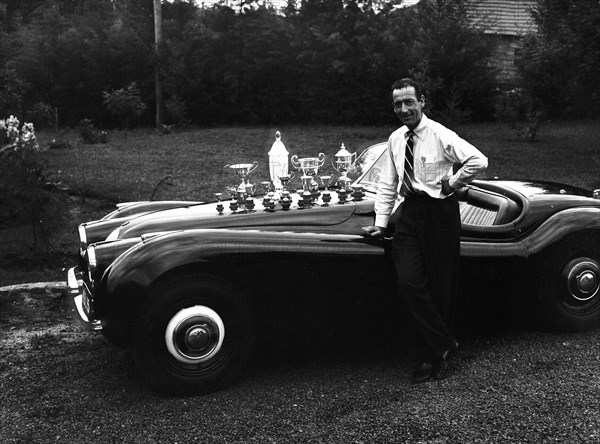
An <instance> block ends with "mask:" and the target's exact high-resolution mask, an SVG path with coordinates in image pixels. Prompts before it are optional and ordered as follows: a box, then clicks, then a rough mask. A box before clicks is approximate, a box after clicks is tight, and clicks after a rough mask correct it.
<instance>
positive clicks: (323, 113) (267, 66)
mask: <svg viewBox="0 0 600 444" xmlns="http://www.w3.org/2000/svg"><path fill="white" fill-rule="evenodd" d="M229 3H231V4H232V6H225V5H223V4H217V6H215V7H211V8H204V7H202V6H199V5H202V2H193V1H191V0H187V1H184V0H174V1H172V2H163V4H162V18H163V44H162V46H161V47H160V48H159V51H158V57H157V55H156V54H157V52H156V51H155V48H154V23H153V1H152V0H119V1H112V0H44V1H42V0H25V1H21V0H0V16H2V18H3V19H4V20H2V25H1V27H0V53H1V54H2V58H0V115H10V114H18V115H20V116H23V117H24V118H26V119H28V120H30V121H33V122H35V123H36V124H37V125H38V126H39V125H40V124H43V123H47V122H46V121H48V120H49V121H51V122H52V123H54V124H56V122H58V123H59V124H60V125H73V126H74V125H77V124H78V123H79V122H80V121H81V120H82V119H91V120H92V121H93V122H94V123H95V124H96V125H98V126H100V127H106V126H119V125H124V124H125V123H124V122H122V121H121V120H120V119H123V114H122V113H121V114H120V113H119V112H118V111H115V110H114V109H108V104H107V103H106V100H104V98H105V97H106V94H111V93H114V92H115V91H122V90H124V89H126V88H128V86H129V85H131V84H135V85H137V88H138V90H139V100H140V103H138V105H139V106H138V107H137V109H139V110H143V111H144V112H143V114H142V115H141V116H140V117H139V118H136V121H134V122H131V123H134V124H136V123H137V124H140V123H142V124H150V123H151V122H152V121H153V114H154V112H153V110H154V108H155V103H154V100H155V98H154V97H155V94H154V92H155V91H154V68H155V66H160V72H161V79H162V83H163V90H164V96H165V113H166V114H165V116H166V122H165V123H167V124H172V123H176V124H181V123H194V124H200V125H208V124H236V123H243V124H244V123H279V122H286V123H303V122H329V123H387V122H393V121H394V118H393V115H392V113H391V112H390V104H389V85H391V83H392V82H393V81H394V80H396V79H397V78H398V77H400V76H403V75H406V74H411V75H414V76H417V77H419V78H420V79H421V80H422V81H423V82H424V83H425V85H426V86H427V93H428V98H429V102H428V103H429V106H430V111H429V112H430V113H431V114H435V115H436V117H438V118H442V119H445V120H450V119H453V120H467V119H469V118H472V119H477V120H483V119H489V118H491V117H492V115H493V106H492V100H491V97H492V90H493V88H492V83H491V80H492V78H493V72H491V69H490V64H489V57H490V54H491V46H490V45H491V43H490V41H488V40H487V39H485V38H483V37H482V34H481V33H478V32H477V30H476V29H473V28H472V27H471V26H470V25H469V22H468V20H467V16H466V11H465V7H464V6H465V3H466V0H451V1H443V0H422V1H421V2H420V3H419V4H418V5H417V6H416V7H410V8H396V7H394V6H396V5H398V4H400V3H401V0H368V1H359V0H302V1H300V2H295V1H289V2H288V6H287V8H284V9H283V10H276V9H274V8H272V7H269V6H264V5H262V3H261V5H259V2H257V1H253V0H237V1H234V2H229ZM571 4H573V5H575V4H576V5H577V6H569V5H571ZM594 5H595V6H594ZM598 8H599V6H598V3H597V1H594V0H585V1H581V2H576V3H574V2H568V1H565V0H539V7H538V8H537V10H536V16H535V17H536V20H537V21H538V25H539V27H540V30H541V32H540V35H539V36H531V38H530V39H529V40H528V46H527V49H526V57H524V58H523V68H524V72H525V74H526V76H525V77H526V81H527V82H528V85H529V86H530V87H531V91H532V93H533V94H534V96H535V97H536V98H537V102H539V103H540V104H541V105H545V106H547V107H554V106H557V105H561V104H563V103H565V102H568V101H569V100H575V99H576V100H579V99H581V98H584V97H595V98H596V100H595V103H596V107H595V111H594V107H588V106H587V105H583V103H582V102H580V103H579V104H574V105H573V107H574V108H577V110H578V111H579V112H583V111H587V112H588V113H589V112H592V111H594V112H596V113H597V112H598V107H597V103H598V100H597V99H598V84H597V82H594V79H595V78H596V77H597V73H598V71H599V67H598V64H599V62H598V60H600V57H599V55H598V42H599V41H600V36H598V33H599V32H600V31H599V29H600V27H599V26H598ZM550 76H553V77H550ZM566 85H568V87H565V86H566ZM587 91H590V92H591V95H589V94H586V92H587ZM579 105H582V106H579ZM40 110H44V111H45V112H40ZM48 110H50V111H51V113H50V114H51V115H50V116H49V115H48V114H49V113H48ZM574 111H576V110H574ZM561 112H562V113H564V109H561V110H559V113H561ZM129 123H130V122H129V121H128V122H127V124H129Z"/></svg>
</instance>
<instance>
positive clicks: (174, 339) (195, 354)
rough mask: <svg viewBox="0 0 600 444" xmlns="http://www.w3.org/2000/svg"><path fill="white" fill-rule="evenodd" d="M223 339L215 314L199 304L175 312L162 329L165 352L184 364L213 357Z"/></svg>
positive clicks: (200, 361) (221, 329) (223, 330)
mask: <svg viewBox="0 0 600 444" xmlns="http://www.w3.org/2000/svg"><path fill="white" fill-rule="evenodd" d="M224 337H225V325H224V323H223V320H222V319H221V317H220V316H219V315H218V314H217V312H215V311H214V310H212V309H211V308H208V307H205V306H203V305H196V306H194V307H188V308H184V309H182V310H180V311H178V312H177V313H175V315H174V316H173V317H172V318H171V320H170V321H169V323H168V325H167V328H166V330H165V343H166V345H167V350H168V351H169V353H170V354H171V355H172V356H173V357H174V358H175V359H177V360H178V361H180V362H183V363H186V364H198V363H202V362H205V361H207V360H209V359H211V358H212V357H214V356H215V355H216V354H217V353H218V352H219V350H220V349H221V346H222V345H223V338H224Z"/></svg>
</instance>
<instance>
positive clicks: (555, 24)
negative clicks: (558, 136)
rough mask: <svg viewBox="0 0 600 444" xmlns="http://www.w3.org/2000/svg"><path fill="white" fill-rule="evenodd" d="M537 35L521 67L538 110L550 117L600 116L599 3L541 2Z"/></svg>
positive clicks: (530, 38) (534, 13)
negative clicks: (599, 79) (540, 109)
mask: <svg viewBox="0 0 600 444" xmlns="http://www.w3.org/2000/svg"><path fill="white" fill-rule="evenodd" d="M532 16H533V19H534V21H535V23H536V25H537V27H538V33H537V34H533V35H530V36H528V38H527V40H526V44H525V48H524V50H523V53H522V57H521V58H520V62H519V66H520V68H521V72H522V74H523V78H524V80H525V84H526V86H527V88H528V90H529V91H530V92H531V94H532V96H533V98H534V100H535V101H536V103H537V106H538V107H543V108H545V110H546V112H547V113H548V115H549V116H553V117H576V116H588V117H589V116H598V115H599V114H600V84H599V83H598V77H599V75H600V3H598V1H597V0H578V1H577V2H573V1H568V0H538V1H537V5H536V7H535V8H534V10H533V11H532Z"/></svg>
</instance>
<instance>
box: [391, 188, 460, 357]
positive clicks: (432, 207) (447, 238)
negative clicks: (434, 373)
mask: <svg viewBox="0 0 600 444" xmlns="http://www.w3.org/2000/svg"><path fill="white" fill-rule="evenodd" d="M394 219H395V234H394V238H393V251H394V262H395V265H396V272H397V277H398V290H399V292H400V296H401V297H402V298H403V302H404V307H405V309H406V310H407V313H408V314H409V316H408V318H409V320H410V322H412V323H413V325H412V328H411V331H412V333H413V334H414V345H415V352H416V354H417V357H418V358H419V359H421V360H423V361H427V360H432V359H435V358H436V357H439V356H441V355H442V353H443V352H444V351H445V350H447V349H448V348H449V347H450V346H451V345H452V342H453V340H454V336H453V334H452V321H453V318H454V311H455V308H456V299H457V292H458V275H459V260H460V212H459V208H458V200H457V198H456V196H454V195H452V196H449V197H448V198H446V199H433V198H430V197H428V196H421V195H418V196H412V197H408V198H406V199H405V201H404V202H403V203H402V204H401V205H400V207H399V208H398V210H397V212H396V214H395V215H394Z"/></svg>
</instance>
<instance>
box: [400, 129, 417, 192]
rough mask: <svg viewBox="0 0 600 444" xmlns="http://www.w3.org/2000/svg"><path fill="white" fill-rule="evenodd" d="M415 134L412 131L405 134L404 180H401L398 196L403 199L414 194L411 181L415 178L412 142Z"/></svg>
mask: <svg viewBox="0 0 600 444" xmlns="http://www.w3.org/2000/svg"><path fill="white" fill-rule="evenodd" d="M414 135H415V133H413V132H412V131H407V132H406V151H405V153H404V178H403V179H402V186H401V187H400V194H401V195H402V196H404V197H406V196H410V195H411V194H415V189H414V188H413V184H412V181H414V178H415V171H414V169H413V165H414V163H413V159H414V153H413V148H414V142H413V136H414Z"/></svg>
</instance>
